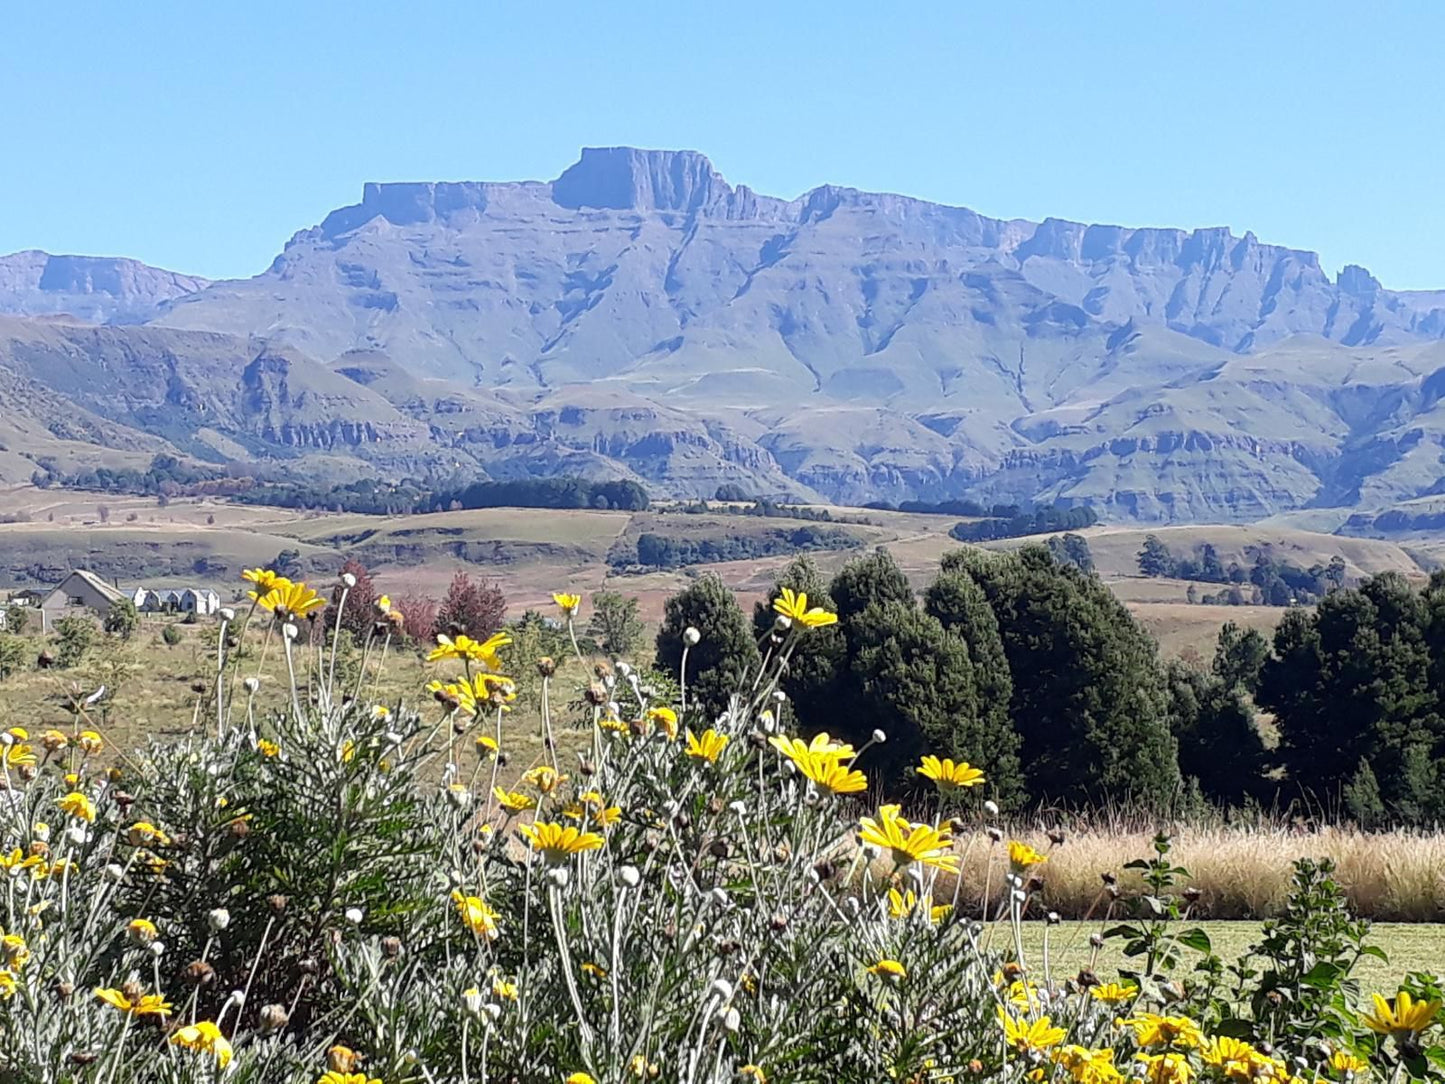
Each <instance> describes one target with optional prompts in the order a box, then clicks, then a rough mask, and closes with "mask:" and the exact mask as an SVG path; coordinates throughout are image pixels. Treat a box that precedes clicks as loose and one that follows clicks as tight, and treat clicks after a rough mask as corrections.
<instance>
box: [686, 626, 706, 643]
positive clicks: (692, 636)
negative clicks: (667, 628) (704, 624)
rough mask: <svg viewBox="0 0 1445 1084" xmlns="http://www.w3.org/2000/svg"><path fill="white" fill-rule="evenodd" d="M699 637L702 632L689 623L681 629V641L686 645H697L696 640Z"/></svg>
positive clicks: (699, 638) (700, 637)
mask: <svg viewBox="0 0 1445 1084" xmlns="http://www.w3.org/2000/svg"><path fill="white" fill-rule="evenodd" d="M701 639H702V633H700V632H698V631H697V629H695V628H693V627H692V626H691V625H689V626H688V627H687V628H685V629H683V630H682V642H683V643H685V644H686V645H687V646H688V647H695V646H697V642H698V641H699V640H701Z"/></svg>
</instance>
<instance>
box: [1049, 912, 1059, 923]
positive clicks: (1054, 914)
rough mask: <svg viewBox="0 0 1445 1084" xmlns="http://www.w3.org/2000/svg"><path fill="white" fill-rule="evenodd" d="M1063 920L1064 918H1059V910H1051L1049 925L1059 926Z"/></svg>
mask: <svg viewBox="0 0 1445 1084" xmlns="http://www.w3.org/2000/svg"><path fill="white" fill-rule="evenodd" d="M1061 921H1062V920H1061V919H1060V918H1059V913H1058V912H1057V911H1050V912H1049V925H1050V926H1057V925H1058V924H1059V923H1060V922H1061Z"/></svg>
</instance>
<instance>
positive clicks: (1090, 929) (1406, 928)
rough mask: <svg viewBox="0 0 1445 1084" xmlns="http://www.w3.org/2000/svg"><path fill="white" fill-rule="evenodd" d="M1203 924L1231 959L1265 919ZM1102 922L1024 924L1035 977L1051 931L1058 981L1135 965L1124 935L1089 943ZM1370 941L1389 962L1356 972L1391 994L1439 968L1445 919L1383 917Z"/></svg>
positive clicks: (995, 936)
mask: <svg viewBox="0 0 1445 1084" xmlns="http://www.w3.org/2000/svg"><path fill="white" fill-rule="evenodd" d="M1196 925H1197V926H1200V927H1202V928H1203V930H1204V932H1205V933H1207V934H1208V935H1209V940H1210V942H1211V944H1212V946H1213V948H1214V951H1215V952H1217V953H1218V954H1219V955H1220V956H1221V957H1223V958H1224V959H1225V960H1228V961H1232V960H1235V959H1237V958H1238V957H1239V956H1241V955H1242V954H1243V953H1244V952H1245V950H1247V949H1248V948H1249V946H1250V945H1251V944H1252V943H1254V942H1255V941H1257V940H1258V939H1259V934H1260V924H1259V923H1257V922H1209V921H1206V922H1198V923H1192V922H1191V923H1187V924H1186V926H1187V927H1192V926H1196ZM1100 928H1101V927H1100V925H1099V923H1097V922H1061V923H1060V924H1059V925H1057V926H1054V927H1049V926H1048V925H1047V924H1046V923H1043V922H1027V923H1025V924H1024V927H1023V933H1024V938H1023V942H1024V958H1025V960H1026V961H1027V962H1028V965H1029V967H1030V968H1031V969H1032V972H1033V975H1034V978H1035V979H1036V980H1042V978H1043V961H1044V938H1045V936H1046V935H1047V937H1048V959H1049V963H1050V970H1051V974H1052V977H1053V978H1054V979H1055V980H1056V981H1057V980H1058V979H1061V978H1067V977H1070V976H1073V975H1076V974H1078V972H1079V969H1080V968H1084V967H1087V968H1090V969H1091V970H1093V971H1094V972H1095V973H1096V974H1098V975H1099V977H1100V978H1102V979H1105V980H1106V981H1107V980H1108V979H1110V978H1112V977H1113V976H1114V975H1115V974H1116V973H1117V971H1118V969H1119V968H1120V967H1124V966H1130V961H1128V960H1127V959H1126V958H1125V957H1124V956H1123V954H1122V952H1121V949H1122V946H1123V942H1122V940H1112V941H1106V942H1105V944H1104V947H1103V948H1102V949H1100V950H1099V951H1098V952H1097V953H1096V952H1095V951H1094V949H1093V948H1092V947H1091V946H1090V945H1089V935H1090V934H1093V933H1096V932H1099V930H1100ZM985 937H986V939H987V940H988V943H989V944H990V945H991V947H994V948H998V947H1000V946H1006V945H1007V943H1008V941H1009V937H1010V932H1009V930H1008V928H1007V926H1005V925H998V926H993V927H991V928H990V930H989V931H988V932H987V933H985ZM1370 943H1371V944H1375V945H1378V946H1380V948H1382V949H1384V950H1385V953H1386V954H1387V955H1388V956H1389V957H1390V961H1389V963H1385V962H1384V961H1382V960H1377V959H1375V958H1374V957H1370V956H1366V957H1365V958H1364V959H1362V960H1361V961H1360V962H1359V964H1358V965H1357V966H1356V967H1355V971H1354V977H1355V979H1356V981H1358V982H1359V984H1360V989H1361V991H1363V992H1364V993H1365V994H1367V995H1368V994H1370V993H1372V992H1379V993H1382V994H1385V995H1386V996H1392V995H1393V994H1394V992H1395V990H1396V988H1397V984H1398V982H1399V979H1400V976H1401V975H1404V974H1405V973H1407V972H1410V971H1438V970H1439V969H1440V962H1441V960H1445V925H1440V924H1421V923H1400V922H1381V923H1377V924H1376V925H1375V926H1374V927H1373V928H1372V930H1371V936H1370ZM1194 958H1195V956H1194V954H1193V953H1192V952H1188V951H1186V953H1185V963H1184V965H1183V966H1184V967H1185V968H1186V969H1187V968H1188V967H1189V966H1191V964H1192V961H1193V959H1194Z"/></svg>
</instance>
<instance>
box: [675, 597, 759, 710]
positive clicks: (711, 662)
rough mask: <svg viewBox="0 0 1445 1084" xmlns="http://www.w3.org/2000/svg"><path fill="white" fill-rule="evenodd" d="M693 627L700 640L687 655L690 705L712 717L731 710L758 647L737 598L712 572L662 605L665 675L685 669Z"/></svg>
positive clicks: (755, 661) (753, 664)
mask: <svg viewBox="0 0 1445 1084" xmlns="http://www.w3.org/2000/svg"><path fill="white" fill-rule="evenodd" d="M689 628H694V629H697V631H698V633H699V637H700V638H699V640H698V642H697V643H696V644H694V645H693V646H692V647H691V648H689V649H688V653H687V672H686V681H687V706H688V709H689V711H692V710H696V711H697V712H699V713H700V714H701V715H702V716H703V718H704V719H705V720H709V721H710V720H712V719H714V718H716V717H717V716H718V715H720V714H722V713H723V712H724V711H726V710H727V707H728V699H729V697H730V696H731V695H732V694H733V693H734V692H737V691H738V690H739V689H740V688H741V687H742V683H743V679H744V678H745V677H747V676H748V675H749V674H751V673H753V672H754V671H755V668H756V667H757V666H758V664H759V663H760V661H761V659H760V656H759V654H758V645H757V643H756V642H755V641H754V640H753V637H752V633H751V631H750V630H749V628H748V622H747V619H746V618H745V617H744V616H743V612H742V610H741V609H740V608H739V606H738V603H737V599H736V598H734V597H733V593H732V591H730V590H729V589H728V588H727V586H726V585H725V584H724V583H723V582H722V580H721V579H719V578H718V577H717V576H716V575H715V574H713V573H708V574H706V575H703V576H699V577H698V578H697V579H696V580H694V581H693V582H692V583H691V584H689V585H688V586H687V587H686V588H684V589H683V590H681V591H679V592H678V593H677V594H675V595H673V596H672V597H671V598H670V599H668V600H667V603H666V605H665V606H664V607H663V617H662V625H661V627H660V628H659V629H658V630H657V667H658V669H660V670H661V671H662V672H663V673H665V674H669V675H671V676H673V677H676V676H677V675H678V673H679V672H680V667H681V665H682V653H683V647H684V644H683V635H684V633H686V632H687V630H688V629H689Z"/></svg>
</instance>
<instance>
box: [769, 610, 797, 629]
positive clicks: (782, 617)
mask: <svg viewBox="0 0 1445 1084" xmlns="http://www.w3.org/2000/svg"><path fill="white" fill-rule="evenodd" d="M792 627H793V619H792V618H791V617H789V616H788V615H787V614H778V615H777V616H776V617H774V618H773V628H775V629H777V630H778V631H779V632H787V631H788V630H789V629H790V628H792Z"/></svg>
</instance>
